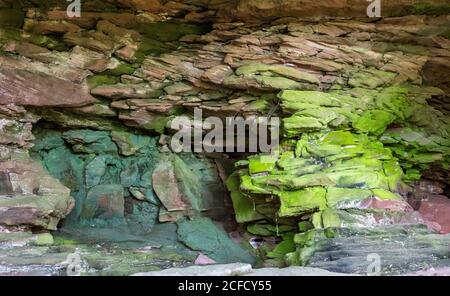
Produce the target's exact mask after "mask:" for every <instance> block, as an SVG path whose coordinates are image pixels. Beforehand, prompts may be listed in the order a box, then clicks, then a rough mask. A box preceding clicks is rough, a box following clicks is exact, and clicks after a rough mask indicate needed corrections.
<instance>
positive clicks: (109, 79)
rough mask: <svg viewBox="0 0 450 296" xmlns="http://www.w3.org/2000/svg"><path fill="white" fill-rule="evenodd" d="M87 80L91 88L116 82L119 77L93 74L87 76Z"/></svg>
mask: <svg viewBox="0 0 450 296" xmlns="http://www.w3.org/2000/svg"><path fill="white" fill-rule="evenodd" d="M87 82H88V84H89V87H90V88H91V89H93V88H95V87H96V86H99V85H102V84H116V83H119V82H120V77H117V76H111V75H94V76H89V77H88V78H87Z"/></svg>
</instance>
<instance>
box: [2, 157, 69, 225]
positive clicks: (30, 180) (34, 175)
mask: <svg viewBox="0 0 450 296" xmlns="http://www.w3.org/2000/svg"><path fill="white" fill-rule="evenodd" d="M6 153H7V155H6V156H3V157H2V159H1V162H0V171H1V179H0V185H1V186H0V188H1V190H0V224H3V225H6V226H17V225H29V226H33V227H38V228H44V229H50V230H56V227H57V225H58V222H59V221H60V219H62V218H64V217H66V216H67V215H68V214H69V212H70V211H71V210H72V208H73V206H74V201H73V198H72V197H71V196H70V190H69V189H67V188H66V187H64V185H62V184H61V183H60V182H59V181H58V180H56V179H54V178H52V177H51V176H50V175H49V174H48V172H47V171H45V170H44V169H43V168H42V166H41V165H40V164H39V163H37V162H35V161H33V160H32V159H31V158H30V157H29V156H28V154H27V153H24V152H22V151H17V150H16V151H14V150H12V149H11V151H7V152H6Z"/></svg>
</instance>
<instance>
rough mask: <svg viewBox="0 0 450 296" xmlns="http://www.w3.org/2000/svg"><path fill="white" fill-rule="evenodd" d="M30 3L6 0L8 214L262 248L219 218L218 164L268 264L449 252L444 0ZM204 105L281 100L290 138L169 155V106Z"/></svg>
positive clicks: (432, 259)
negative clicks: (377, 7) (250, 149)
mask: <svg viewBox="0 0 450 296" xmlns="http://www.w3.org/2000/svg"><path fill="white" fill-rule="evenodd" d="M38 2H39V1H38ZM38 2H36V1H19V3H16V4H15V5H13V3H12V1H9V0H0V49H1V50H0V185H1V186H0V224H2V225H4V226H7V227H8V229H10V230H11V229H12V231H16V230H23V229H27V228H28V229H39V230H42V229H51V230H54V229H55V228H56V227H57V225H58V223H60V226H63V225H64V227H67V229H68V231H69V230H70V231H69V232H71V233H72V235H75V233H77V232H79V231H82V232H83V233H85V236H87V237H88V238H89V239H92V238H96V237H97V238H101V239H104V240H105V241H114V240H115V239H119V240H120V238H118V237H119V236H120V235H118V234H117V232H114V233H112V232H111V227H118V229H120V230H121V231H124V232H126V233H127V235H129V236H126V238H124V240H127V241H128V240H129V241H135V240H136V241H139V242H142V243H143V244H144V245H145V242H149V240H151V236H152V234H153V235H155V236H157V235H156V231H157V230H155V229H158V227H159V226H161V225H165V224H163V223H168V224H167V225H169V226H168V227H169V228H170V231H169V230H168V233H170V235H171V237H172V235H173V236H174V239H173V240H172V241H171V242H170V243H167V244H166V245H165V247H168V248H174V249H176V248H178V247H179V245H178V244H179V243H180V242H182V243H184V244H185V245H186V246H188V247H190V248H191V249H193V250H195V251H196V252H195V254H196V255H198V254H200V253H201V254H205V255H207V256H208V257H209V258H212V260H214V261H216V262H219V263H221V262H224V263H225V262H229V261H231V262H235V261H248V262H252V263H253V262H254V256H253V255H252V254H251V252H250V251H249V252H248V253H247V250H246V249H245V248H244V247H242V246H238V242H241V243H242V237H238V238H237V239H236V241H238V242H234V241H233V240H231V239H230V237H229V236H230V235H228V234H227V233H226V232H224V231H222V230H221V229H219V228H216V226H215V224H214V223H213V222H212V221H211V220H209V219H210V218H211V219H213V220H220V221H222V222H224V221H228V222H229V220H227V219H229V217H228V215H227V214H228V212H227V211H228V209H229V207H230V202H229V201H228V200H227V193H226V191H225V188H224V183H225V182H226V183H227V184H226V185H227V187H228V189H229V191H230V195H231V202H232V205H233V206H234V212H235V220H236V221H237V222H238V223H240V224H241V225H242V228H243V229H244V230H245V231H246V232H245V234H243V235H241V236H243V237H244V238H245V240H248V241H250V242H251V245H252V246H253V247H254V249H255V250H254V251H255V253H257V254H258V255H260V257H261V258H262V259H264V261H265V263H264V264H265V265H267V266H284V265H286V264H288V265H289V264H291V265H299V264H301V265H305V264H309V265H313V266H319V267H323V268H326V269H329V270H335V271H340V272H341V271H342V272H349V273H364V272H366V267H367V266H366V265H367V264H368V262H367V260H366V258H365V257H364V256H367V255H368V254H371V253H374V252H375V253H376V252H377V250H379V249H385V250H386V254H387V255H386V257H385V258H384V260H385V261H386V262H387V265H386V266H391V269H386V270H383V272H384V273H385V274H392V273H393V274H400V273H407V272H410V271H417V270H420V269H423V268H426V267H433V266H438V267H439V266H442V265H444V266H445V265H448V262H447V261H446V260H447V259H446V258H448V255H449V254H448V236H445V235H438V234H435V233H434V231H438V232H441V233H447V232H448V221H447V220H448V219H446V213H447V212H448V211H447V210H448V207H449V205H448V202H446V201H448V197H447V196H446V194H447V195H448V188H449V187H448V186H449V184H450V178H449V174H448V167H449V166H450V161H449V160H450V158H449V155H450V153H449V152H450V142H449V133H450V125H449V124H450V123H449V110H450V107H449V106H450V105H449V96H448V91H449V90H450V80H449V77H450V75H448V74H449V70H450V66H449V63H448V59H449V57H450V41H449V27H450V18H449V6H448V3H447V1H443V0H442V1H441V0H432V1H424V3H421V4H414V5H411V4H410V1H406V0H405V1H391V2H389V3H384V7H383V17H382V18H379V19H378V18H377V19H368V18H367V17H366V15H365V13H366V8H367V7H366V5H367V3H365V2H364V1H343V0H335V1H303V2H302V5H298V1H293V0H283V1H272V0H264V1H254V0H239V1H194V2H189V4H187V3H184V2H183V1H158V0H154V1H137V0H136V1H135V0H120V1H85V2H83V8H82V11H83V12H82V16H81V17H80V18H69V17H68V16H67V14H66V11H65V8H66V6H67V2H66V1H58V0H56V1H49V2H48V3H47V4H46V5H45V6H42V4H40V3H38ZM311 15H314V16H316V17H314V18H311V17H310V16H311ZM194 108H199V109H201V110H202V112H203V114H204V116H217V117H220V118H222V119H223V118H225V117H229V116H243V117H245V118H247V119H249V118H254V117H255V116H264V117H271V116H277V117H280V118H281V120H282V141H281V145H280V147H278V148H277V149H276V151H275V152H274V153H273V154H271V155H262V154H258V155H251V156H249V157H247V156H248V155H235V154H233V155H225V154H214V153H199V154H193V153H183V154H179V155H177V154H175V153H173V152H171V151H170V147H169V145H168V143H169V142H170V136H171V135H173V133H174V132H175V131H174V130H173V127H172V125H171V124H172V123H174V122H175V121H176V118H177V116H178V115H184V116H187V117H188V118H192V113H193V109H194ZM190 124H191V126H194V125H195V122H191V123H190ZM197 124H198V123H197ZM196 128H198V126H196ZM33 145H34V147H32V146H33ZM29 151H30V153H31V156H32V158H33V159H32V158H30V156H29V154H28V153H29ZM228 157H232V159H231V160H230V161H227V158H228ZM37 161H39V162H40V163H41V164H42V165H41V164H39V163H38V162H37ZM230 163H235V164H236V166H235V168H233V167H230V165H229V164H230ZM225 180H228V181H225ZM426 182H432V183H433V184H434V185H433V186H425V187H426V188H425V187H424V186H423V184H426ZM70 195H71V196H72V197H73V198H74V200H75V204H74V203H73V201H72V197H70ZM408 202H409V203H408ZM72 208H73V209H72ZM71 209H72V210H71ZM69 212H70V215H69ZM203 216H207V217H209V218H205V217H203ZM63 218H66V219H65V220H63V221H61V220H62V219H63ZM173 222H177V223H178V224H177V225H178V226H176V224H173ZM422 224H425V225H428V227H429V228H430V229H431V230H430V229H428V230H427V229H425V228H421V226H418V225H422ZM226 226H227V227H226V228H227V231H231V230H233V228H236V227H234V224H233V223H229V224H228V225H226ZM169 228H168V229H169ZM191 228H199V229H198V231H197V232H196V233H192V232H190V231H189V229H191ZM63 229H64V228H63ZM199 234H200V237H199ZM177 235H178V237H177ZM393 237H394V238H395V241H394V240H393V241H389V239H388V238H393ZM85 238H86V237H85ZM202 238H210V239H208V241H207V242H203V241H202ZM384 239H387V241H388V242H385V240H384ZM381 242H383V243H381ZM397 242H400V243H401V244H402V246H404V250H403V251H404V252H403V253H399V252H400V251H399V249H398V245H397V244H396V243H397ZM244 244H247V246H248V243H247V242H244ZM225 246H229V247H225ZM342 246H345V248H343V247H342ZM423 246H424V248H422V249H420V252H418V253H417V254H416V255H414V256H408V254H411V252H415V251H416V250H417V249H418V248H419V247H423ZM33 247H34V246H33ZM141 247H142V246H141ZM241 247H242V248H241ZM446 247H447V248H446ZM38 251H39V252H41V253H40V254H42V256H43V257H44V258H48V260H49V261H48V262H52V263H49V264H53V263H55V262H56V261H58V260H59V258H60V257H62V256H63V255H62V254H59V255H54V253H53V252H52V250H50V252H49V251H48V250H43V249H42V250H38ZM91 251H92V252H94V253H95V254H99V253H102V252H103V251H104V250H100V251H98V250H91V249H89V250H88V251H87V252H88V253H89V252H91ZM10 252H11V254H12V253H13V252H15V251H14V250H10ZM56 253H57V252H56ZM169 253H170V252H169ZM244 253H245V254H244ZM171 254H172V255H173V253H170V254H166V255H167V256H168V257H170V256H172V255H171ZM236 254H237V255H236ZM243 254H244V255H243ZM65 255H67V254H65ZM166 255H164V256H166ZM53 256H56V257H53ZM58 256H60V257H58ZM130 256H131V257H132V256H134V255H130ZM161 256H162V255H161ZM164 256H163V257H164ZM242 256H244V257H242ZM402 256H406V257H408V258H409V259H408V260H409V261H408V260H406V261H405V262H407V263H408V264H409V265H408V266H406V265H405V264H404V262H403V263H402V262H399V261H398V258H400V257H402ZM330 257H331V258H333V260H328V259H329V258H330ZM183 258H184V257H183ZM195 258H196V256H191V255H189V256H188V259H186V260H185V258H184V259H182V260H181V259H180V260H181V261H182V265H183V264H185V263H186V264H192V263H194V260H195ZM242 258H246V259H248V260H241V259H242ZM115 259H117V258H116V257H115ZM115 259H111V261H109V263H105V264H116V263H117V262H116V261H114V260H115ZM8 260H9V259H8ZM44 261H45V260H44ZM94 261H95V262H96V260H94ZM131 261H132V263H130V264H131V265H133V264H135V261H133V260H131ZM5 262H6V261H5ZM8 262H9V261H8ZM8 262H6V263H2V264H9V263H8ZM22 263H23V264H22V265H24V266H26V264H31V265H32V264H33V262H30V261H26V260H25V261H23V262H22ZM34 263H36V264H35V265H36V266H40V267H37V268H38V270H40V271H39V272H41V271H42V272H44V273H46V272H50V271H48V270H46V269H45V268H44V269H39V268H41V267H42V266H46V264H40V263H39V262H34ZM97 263H98V262H97ZM410 263H411V264H410ZM413 263H414V264H416V265H415V266H413V265H412V264H413ZM11 264H15V263H11ZM55 264H56V263H55ZM389 264H390V265H389ZM19 265H21V264H19ZM22 265H21V266H22ZM100 265H101V264H100ZM157 265H158V266H164V264H157ZM115 266H116V267H117V266H118V267H117V268H118V269H120V268H122V266H120V264H119V265H115ZM144 271H148V270H144ZM51 272H53V271H51ZM127 272H128V271H127ZM124 273H126V272H124Z"/></svg>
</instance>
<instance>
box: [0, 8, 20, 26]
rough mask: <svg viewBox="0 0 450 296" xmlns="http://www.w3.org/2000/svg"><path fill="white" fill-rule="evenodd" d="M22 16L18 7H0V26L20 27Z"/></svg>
mask: <svg viewBox="0 0 450 296" xmlns="http://www.w3.org/2000/svg"><path fill="white" fill-rule="evenodd" d="M24 17H25V13H24V12H23V11H22V10H20V9H0V28H21V27H22V25H23V19H24Z"/></svg>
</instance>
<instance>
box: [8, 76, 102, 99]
mask: <svg viewBox="0 0 450 296" xmlns="http://www.w3.org/2000/svg"><path fill="white" fill-rule="evenodd" d="M94 102H96V99H95V98H94V97H92V96H91V95H90V94H89V90H88V86H87V85H86V84H77V83H73V82H70V81H67V80H63V79H59V78H56V77H52V76H49V75H46V74H44V73H32V72H29V71H27V70H24V69H4V68H1V67H0V105H6V104H16V105H21V106H39V107H49V106H53V107H56V106H57V107H76V106H83V105H87V104H90V103H94Z"/></svg>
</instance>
